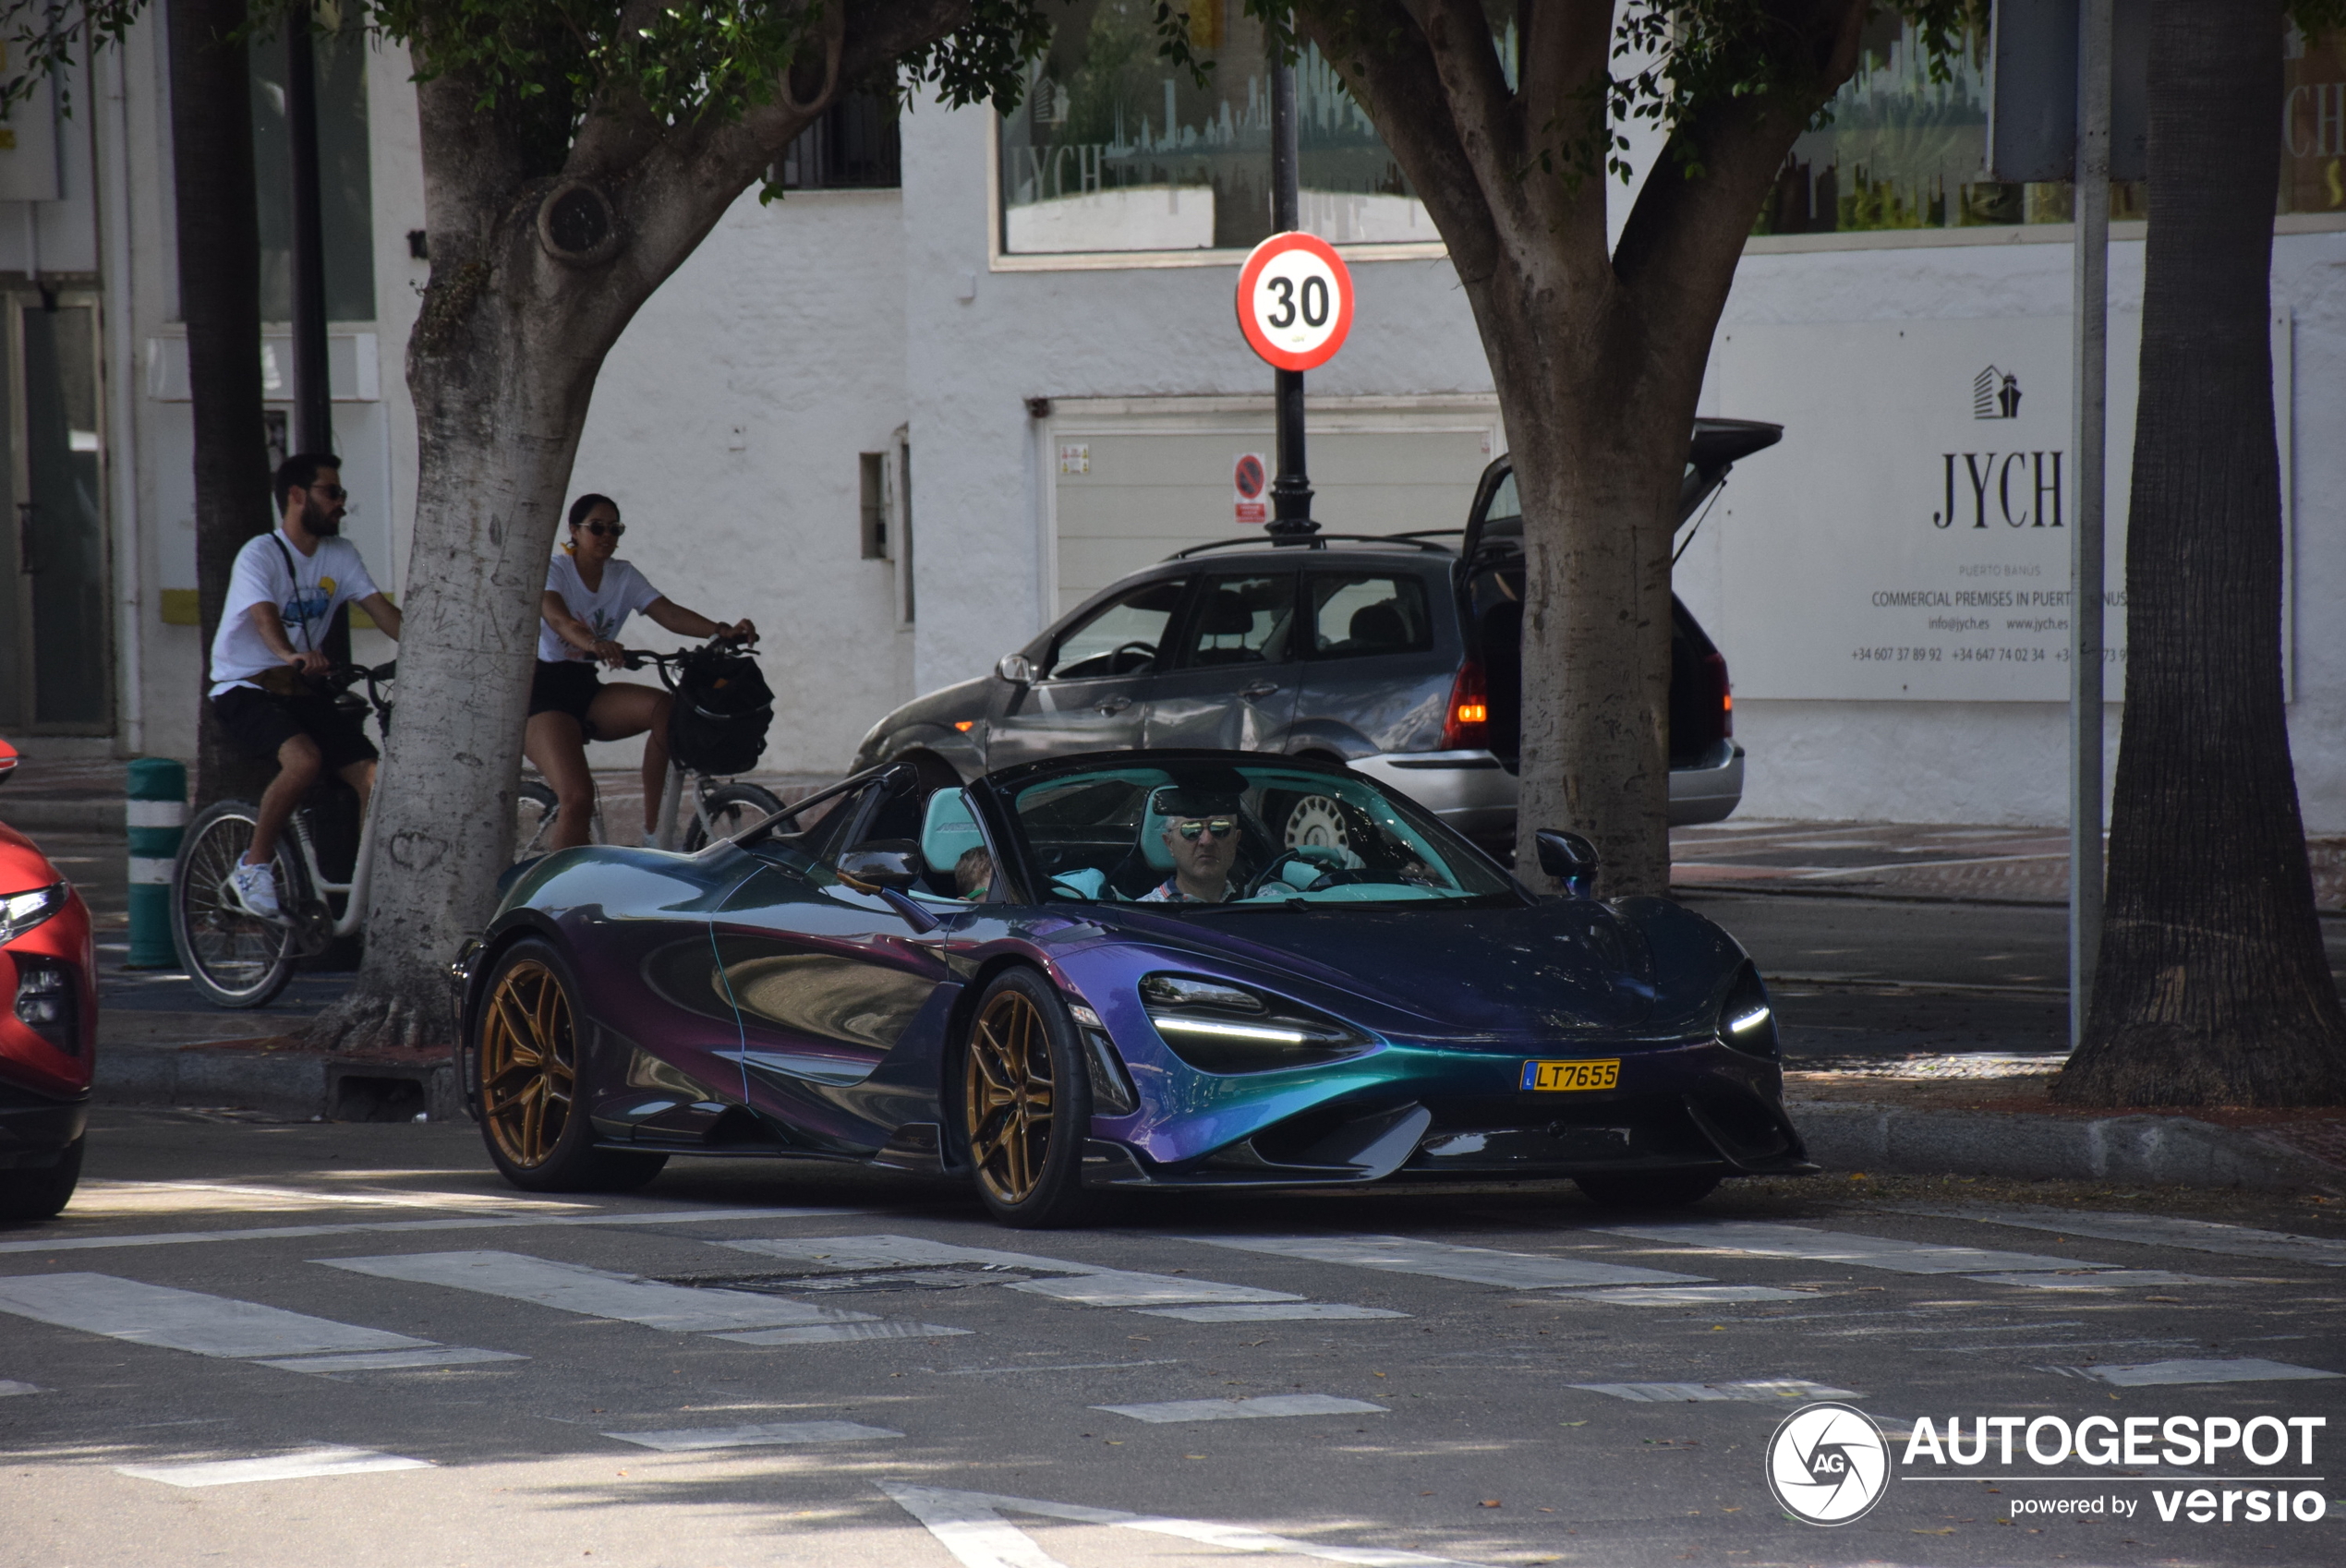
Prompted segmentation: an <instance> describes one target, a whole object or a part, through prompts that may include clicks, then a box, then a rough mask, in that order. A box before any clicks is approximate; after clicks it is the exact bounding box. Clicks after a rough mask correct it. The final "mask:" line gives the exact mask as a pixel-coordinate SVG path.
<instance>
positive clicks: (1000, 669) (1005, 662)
mask: <svg viewBox="0 0 2346 1568" xmlns="http://www.w3.org/2000/svg"><path fill="white" fill-rule="evenodd" d="M994 673H995V674H997V675H998V676H1000V677H1001V678H1002V679H1003V680H1005V681H1009V682H1010V684H1011V685H1013V686H1032V685H1033V684H1034V660H1033V659H1031V658H1029V657H1026V656H1025V655H1024V654H1022V653H1006V654H1004V655H1003V656H1002V657H1000V658H999V659H998V660H997V661H996V662H995V665H994Z"/></svg>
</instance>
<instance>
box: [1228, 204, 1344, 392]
mask: <svg viewBox="0 0 2346 1568" xmlns="http://www.w3.org/2000/svg"><path fill="white" fill-rule="evenodd" d="M1238 305H1239V330H1240V332H1244V333H1245V334H1246V342H1247V346H1248V347H1250V348H1252V349H1253V350H1254V352H1255V353H1257V354H1259V355H1261V356H1263V357H1264V359H1265V360H1267V361H1268V362H1269V363H1270V364H1272V365H1273V366H1276V368H1279V369H1282V370H1315V369H1317V368H1320V367H1321V366H1323V365H1324V364H1326V363H1327V362H1328V361H1329V360H1331V359H1333V358H1335V357H1336V350H1337V349H1339V348H1342V347H1343V346H1344V337H1345V334H1346V333H1347V332H1350V331H1351V330H1352V274H1351V272H1350V271H1348V269H1347V268H1346V267H1345V265H1344V258H1342V257H1341V256H1338V255H1337V254H1336V249H1335V247H1333V246H1331V245H1329V244H1328V243H1327V241H1325V240H1324V239H1322V238H1320V237H1319V235H1307V234H1300V233H1293V232H1290V233H1288V234H1278V235H1272V236H1271V237H1270V238H1269V239H1266V240H1264V242H1263V243H1262V244H1261V245H1258V246H1256V247H1254V249H1253V251H1252V253H1251V254H1249V255H1248V257H1247V259H1246V265H1245V266H1243V267H1241V268H1240V269H1239V299H1238Z"/></svg>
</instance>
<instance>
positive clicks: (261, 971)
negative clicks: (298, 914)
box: [171, 801, 308, 1007]
mask: <svg viewBox="0 0 2346 1568" xmlns="http://www.w3.org/2000/svg"><path fill="white" fill-rule="evenodd" d="M255 820H256V815H255V812H254V809H253V807H252V806H251V805H250V804H249V803H248V802H244V801H222V802H219V803H218V804H216V805H213V806H211V807H208V808H206V809H205V810H204V812H203V813H202V814H200V815H199V816H198V817H197V818H196V820H195V821H194V822H193V823H191V824H189V825H188V827H187V836H186V837H185V838H182V839H181V840H180V845H179V859H178V862H177V863H176V864H175V865H174V866H173V867H172V872H171V940H172V945H173V946H174V947H177V948H178V950H179V961H180V963H181V964H183V965H185V966H186V968H187V978H188V979H189V980H191V981H193V982H194V983H195V987H196V989H197V990H198V991H200V992H201V993H202V994H203V996H204V999H205V1000H207V1001H209V1002H210V1003H212V1006H213V1007H267V1006H268V1005H269V1004H270V1003H271V1002H272V1001H274V1000H275V999H276V997H277V994H278V993H279V992H281V991H283V990H284V988H285V983H286V982H287V981H289V980H291V979H292V978H293V973H294V963H295V960H296V959H298V958H300V956H301V941H300V936H299V934H298V933H297V931H296V929H295V926H294V923H292V922H291V921H286V922H284V923H273V922H270V921H264V920H261V919H259V918H258V917H256V916H253V915H249V914H247V913H246V912H245V911H244V909H243V906H242V905H240V904H238V903H237V902H236V898H235V896H234V895H233V894H232V893H229V892H227V891H226V890H225V887H226V882H227V878H228V874H229V873H230V871H232V870H233V869H234V868H235V866H236V862H238V861H240V860H242V859H243V858H244V854H245V850H248V848H250V847H251V845H252V834H253V827H254V824H255ZM292 843H293V834H292V833H291V831H290V830H288V831H287V832H285V833H284V834H282V835H280V836H279V838H278V840H277V860H276V872H277V902H278V904H279V906H280V907H281V908H284V909H296V908H299V907H300V905H301V903H302V902H303V900H304V899H306V898H307V897H308V878H306V877H305V876H303V875H302V874H301V872H300V869H299V862H298V861H297V860H296V857H295V856H294V855H293V854H291V853H290V852H288V851H289V848H290V846H291V844H292Z"/></svg>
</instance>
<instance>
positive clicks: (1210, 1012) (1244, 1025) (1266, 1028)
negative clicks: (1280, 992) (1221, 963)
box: [1141, 974, 1375, 1073]
mask: <svg viewBox="0 0 2346 1568" xmlns="http://www.w3.org/2000/svg"><path fill="white" fill-rule="evenodd" d="M1141 1005H1142V1006H1143V1007H1145V1008H1146V1009H1147V1010H1148V1015H1149V1022H1151V1023H1153V1024H1155V1026H1156V1032H1157V1034H1158V1035H1159V1036H1160V1037H1161V1038H1162V1039H1163V1040H1164V1042H1165V1043H1166V1047H1167V1049H1168V1050H1170V1051H1171V1052H1172V1053H1173V1054H1174V1055H1177V1056H1179V1057H1180V1058H1181V1060H1183V1061H1184V1062H1187V1063H1188V1064H1189V1065H1190V1066H1191V1067H1195V1068H1197V1069H1198V1070H1199V1071H1200V1072H1211V1073H1247V1072H1273V1071H1276V1070H1277V1069H1279V1068H1281V1067H1309V1066H1312V1065H1313V1064H1315V1063H1319V1062H1333V1061H1336V1060H1339V1059H1341V1058H1343V1057H1346V1056H1355V1055H1360V1053H1361V1052H1363V1051H1365V1050H1368V1049H1369V1048H1370V1047H1371V1046H1372V1045H1373V1044H1374V1043H1375V1042H1374V1041H1373V1040H1371V1039H1370V1038H1369V1037H1368V1036H1367V1035H1365V1034H1362V1033H1360V1031H1357V1030H1353V1029H1348V1028H1347V1027H1346V1026H1345V1025H1343V1024H1341V1023H1338V1022H1337V1021H1336V1019H1331V1018H1325V1017H1323V1016H1322V1015H1320V1014H1318V1013H1315V1012H1312V1011H1311V1010H1310V1009H1309V1008H1306V1007H1298V1006H1297V1005H1296V1004H1295V1003H1293V1002H1289V1001H1287V1000H1285V999H1283V998H1281V997H1276V996H1268V995H1264V994H1263V993H1261V992H1258V991H1254V990H1252V989H1250V988H1249V987H1246V986H1243V985H1233V984H1231V983H1229V982H1227V981H1222V980H1206V979H1203V978H1202V977H1199V976H1196V975H1186V974H1152V975H1149V976H1147V977H1145V978H1144V979H1143V980H1142V982H1141Z"/></svg>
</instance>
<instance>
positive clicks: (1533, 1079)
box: [1523, 1056, 1621, 1094]
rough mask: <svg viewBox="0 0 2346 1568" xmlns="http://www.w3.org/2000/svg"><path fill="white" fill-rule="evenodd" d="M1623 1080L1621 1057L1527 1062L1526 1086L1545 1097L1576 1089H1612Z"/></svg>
mask: <svg viewBox="0 0 2346 1568" xmlns="http://www.w3.org/2000/svg"><path fill="white" fill-rule="evenodd" d="M1620 1081H1621V1058H1620V1057H1618V1056H1615V1057H1614V1058H1613V1059H1612V1060H1610V1061H1603V1062H1526V1063H1524V1064H1523V1087H1524V1088H1525V1089H1526V1090H1527V1091H1530V1092H1537V1093H1542V1094H1558V1093H1568V1092H1571V1091H1573V1090H1576V1089H1612V1088H1614V1087H1615V1086H1616V1085H1618V1084H1619V1083H1620Z"/></svg>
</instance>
